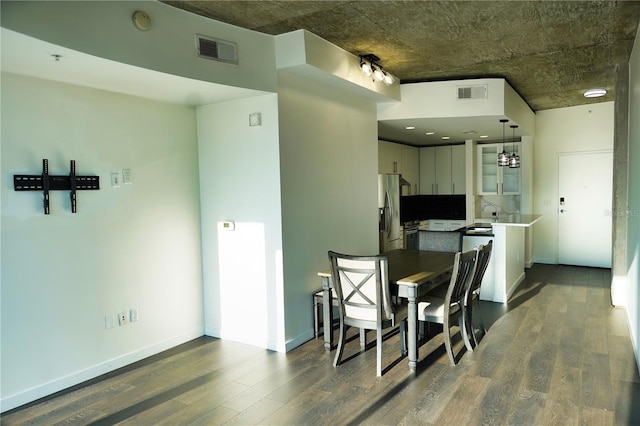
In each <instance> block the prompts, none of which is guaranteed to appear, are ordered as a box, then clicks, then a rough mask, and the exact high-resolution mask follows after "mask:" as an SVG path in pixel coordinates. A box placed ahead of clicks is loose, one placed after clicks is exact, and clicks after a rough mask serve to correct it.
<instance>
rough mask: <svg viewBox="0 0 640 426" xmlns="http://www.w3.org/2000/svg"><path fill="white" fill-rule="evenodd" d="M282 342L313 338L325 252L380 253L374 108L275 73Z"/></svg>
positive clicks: (299, 79)
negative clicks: (283, 313) (283, 320)
mask: <svg viewBox="0 0 640 426" xmlns="http://www.w3.org/2000/svg"><path fill="white" fill-rule="evenodd" d="M279 87H280V89H279V92H278V97H279V99H278V103H279V118H280V124H279V126H280V162H281V179H282V218H283V220H282V223H283V225H282V226H283V247H284V252H283V259H284V277H285V279H284V282H285V303H286V334H287V337H286V338H287V346H288V347H295V346H297V345H299V344H301V343H302V342H304V341H306V340H308V339H310V338H312V337H313V315H312V312H313V310H312V309H311V307H312V294H313V293H314V292H316V291H317V290H319V289H320V288H322V286H321V282H320V279H319V278H318V277H317V275H316V273H317V272H318V271H321V270H324V269H327V268H328V267H329V261H328V257H327V251H328V250H335V251H339V252H340V251H342V252H345V253H365V254H376V253H377V252H378V213H377V206H378V205H377V203H378V198H377V197H378V195H377V191H378V189H377V186H378V178H377V176H378V142H377V141H378V139H377V121H376V120H377V119H376V106H375V104H374V103H373V102H367V101H364V100H362V99H359V98H357V97H354V96H352V95H349V94H345V93H344V92H338V91H335V90H332V89H329V88H327V87H323V86H320V85H318V84H315V83H313V82H309V81H306V80H303V79H301V78H300V77H297V76H296V75H293V74H290V73H287V72H282V71H281V72H280V73H279Z"/></svg>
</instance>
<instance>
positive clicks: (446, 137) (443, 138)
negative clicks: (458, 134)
mask: <svg viewBox="0 0 640 426" xmlns="http://www.w3.org/2000/svg"><path fill="white" fill-rule="evenodd" d="M449 139H451V138H450V137H449V136H443V137H442V140H443V141H448V140H449Z"/></svg>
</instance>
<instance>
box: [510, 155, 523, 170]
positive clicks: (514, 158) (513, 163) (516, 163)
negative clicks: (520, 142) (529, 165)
mask: <svg viewBox="0 0 640 426" xmlns="http://www.w3.org/2000/svg"><path fill="white" fill-rule="evenodd" d="M509 167H510V168H512V169H517V168H519V167H520V156H519V155H518V154H516V153H515V152H514V153H513V154H511V157H509Z"/></svg>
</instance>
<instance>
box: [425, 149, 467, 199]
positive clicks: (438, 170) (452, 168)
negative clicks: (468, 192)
mask: <svg viewBox="0 0 640 426" xmlns="http://www.w3.org/2000/svg"><path fill="white" fill-rule="evenodd" d="M464 158H465V146H464V145H455V146H450V145H447V146H436V147H425V148H420V193H421V194H427V195H429V194H441V195H449V194H464V193H465V160H464Z"/></svg>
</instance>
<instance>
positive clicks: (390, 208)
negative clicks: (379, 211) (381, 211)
mask: <svg viewBox="0 0 640 426" xmlns="http://www.w3.org/2000/svg"><path fill="white" fill-rule="evenodd" d="M384 208H385V210H387V212H386V213H387V214H386V215H385V216H386V220H387V221H386V223H385V224H384V226H385V231H387V238H389V237H390V236H391V214H392V211H393V206H392V205H391V194H389V191H386V192H385V194H384Z"/></svg>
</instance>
